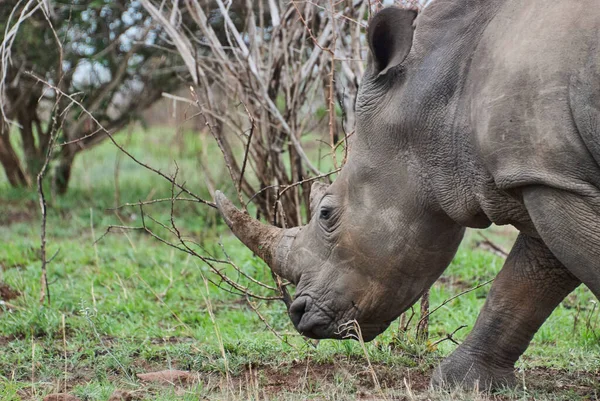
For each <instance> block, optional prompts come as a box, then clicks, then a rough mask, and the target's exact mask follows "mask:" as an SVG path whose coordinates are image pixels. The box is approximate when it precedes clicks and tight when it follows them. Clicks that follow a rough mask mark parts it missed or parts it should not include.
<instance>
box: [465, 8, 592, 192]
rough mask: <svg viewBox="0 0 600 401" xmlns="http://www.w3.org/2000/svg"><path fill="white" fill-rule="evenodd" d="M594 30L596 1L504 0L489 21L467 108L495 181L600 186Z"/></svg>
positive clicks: (483, 158) (478, 146) (502, 183)
mask: <svg viewBox="0 0 600 401" xmlns="http://www.w3.org/2000/svg"><path fill="white" fill-rule="evenodd" d="M599 32H600V14H598V13H597V0H580V1H567V0H559V1H556V0H529V1H528V2H521V1H507V2H506V4H505V6H504V7H503V8H502V10H501V11H500V12H499V14H497V15H496V17H495V18H494V19H493V21H492V22H491V23H490V24H489V26H488V27H487V29H486V32H485V34H484V35H483V37H482V40H481V41H480V43H479V45H478V49H477V51H476V52H475V57H474V59H473V63H472V69H471V72H470V75H471V76H470V83H469V90H468V91H469V96H470V106H469V107H470V119H471V122H472V124H473V127H474V133H473V135H474V138H473V141H474V144H475V147H476V149H477V153H478V155H479V156H480V157H481V161H482V163H483V165H484V166H485V167H486V169H487V170H488V171H489V173H490V174H491V176H492V177H493V179H494V181H495V183H496V185H497V186H498V188H500V189H512V188H516V187H523V186H528V185H537V184H540V185H547V186H551V187H555V188H562V189H566V190H569V191H575V192H586V191H587V189H588V188H591V187H595V188H600V169H599V163H598V161H599V160H600V158H599V156H600V144H599V130H600V118H599V115H600V114H599V112H598V111H599V109H600V91H599V88H600V80H599V79H598V76H599V74H598V64H599V63H600V57H599V53H598V43H599V42H600V33H599ZM573 89H575V91H573Z"/></svg>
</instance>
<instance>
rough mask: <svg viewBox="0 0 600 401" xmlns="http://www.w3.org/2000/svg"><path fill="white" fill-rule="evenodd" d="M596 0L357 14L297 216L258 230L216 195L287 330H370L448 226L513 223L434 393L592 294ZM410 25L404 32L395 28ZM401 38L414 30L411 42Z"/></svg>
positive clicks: (596, 252) (442, 240)
mask: <svg viewBox="0 0 600 401" xmlns="http://www.w3.org/2000/svg"><path fill="white" fill-rule="evenodd" d="M597 7H598V0H577V1H573V0H527V1H526V2H524V1H521V0H506V1H503V0H497V1H493V0H489V1H483V0H480V1H475V0H474V1H459V0H453V1H448V0H445V1H439V2H434V3H433V4H432V5H431V6H429V7H428V8H427V9H425V11H424V12H423V13H422V14H421V15H419V16H418V18H416V20H414V21H413V18H414V13H413V12H410V11H402V10H399V9H396V8H390V9H386V10H384V11H382V12H381V13H379V14H378V15H377V16H375V17H374V19H373V20H372V22H371V25H370V28H369V34H368V39H369V44H370V48H371V54H370V58H369V61H368V68H367V72H366V74H365V76H364V78H363V81H362V84H361V88H360V91H359V95H358V99H357V103H356V112H357V124H358V125H357V133H356V138H355V139H354V140H353V142H352V144H351V151H350V159H349V160H348V163H347V164H346V166H345V167H344V168H343V170H342V172H341V174H340V176H339V178H338V179H337V180H336V181H335V182H334V183H333V184H332V185H331V186H329V187H326V186H322V185H315V186H313V194H312V210H313V216H314V217H313V218H312V219H311V221H310V222H309V224H308V225H306V226H304V227H302V228H296V229H291V230H279V229H276V228H273V227H267V226H264V225H262V224H261V223H258V222H256V221H255V220H252V219H251V218H250V217H248V216H247V215H244V214H242V213H241V212H239V211H237V210H236V209H235V208H234V207H233V206H232V205H231V203H230V202H229V201H227V200H226V199H225V198H224V196H223V195H222V194H220V193H218V194H217V196H216V200H217V203H218V205H219V208H220V210H221V212H222V214H223V216H224V217H225V219H226V221H227V223H228V224H229V225H230V227H231V228H232V230H233V231H234V233H235V234H236V235H237V236H238V237H239V238H240V239H241V240H242V241H244V242H245V243H246V245H248V246H249V247H250V248H251V249H253V250H254V251H255V252H256V253H257V254H258V255H259V256H261V257H263V258H264V259H265V260H266V261H267V263H269V265H270V266H271V268H272V269H273V270H274V271H275V272H277V273H278V274H280V275H282V276H283V277H285V278H287V279H289V280H290V281H292V282H293V283H295V284H297V295H296V299H295V300H294V302H293V304H292V306H291V309H290V317H291V319H292V321H293V323H294V325H295V326H296V328H297V329H298V331H299V332H301V333H302V334H304V335H306V336H309V337H313V338H342V337H343V336H344V335H345V334H347V332H346V331H344V330H343V329H342V328H341V327H343V326H342V325H343V324H344V323H346V322H348V321H350V320H356V321H357V322H358V323H359V325H360V328H361V331H362V336H363V337H364V339H365V340H367V341H368V340H371V339H373V338H374V337H375V336H377V335H378V334H379V333H381V332H382V331H383V330H385V329H386V328H387V327H388V325H389V324H390V322H391V321H392V320H394V319H395V318H396V317H397V316H398V315H399V314H400V313H402V312H403V311H404V310H406V309H407V308H408V307H409V306H410V305H412V304H413V303H414V302H415V301H416V300H417V299H418V298H419V296H420V295H421V294H422V293H423V291H424V290H425V289H427V288H428V287H429V286H431V285H432V283H433V282H434V281H435V280H436V279H437V278H438V277H439V276H440V274H441V273H442V272H443V271H444V269H445V268H446V267H447V266H448V264H449V263H450V261H451V259H452V258H453V256H454V254H455V252H456V249H457V247H458V245H459V243H460V241H461V239H462V236H463V233H464V228H465V227H474V228H484V227H487V226H489V225H490V224H491V223H495V224H500V225H502V224H512V225H514V226H515V227H517V228H518V229H519V230H520V232H521V233H520V235H519V237H518V239H517V242H516V244H515V245H514V247H513V249H512V251H511V253H510V256H509V258H508V259H507V261H506V264H505V266H504V268H503V269H502V271H501V272H500V273H499V275H498V277H497V279H496V280H495V282H494V284H493V286H492V289H491V291H490V293H489V295H488V299H487V301H486V304H485V306H484V307H483V310H482V312H481V314H480V316H479V318H478V320H477V323H476V324H475V327H474V328H473V330H472V332H471V333H470V335H469V336H468V338H467V339H466V340H465V342H464V343H463V344H462V345H461V346H459V347H458V348H457V349H456V351H455V352H454V353H453V354H452V355H451V356H450V357H448V358H447V359H446V360H445V361H444V362H443V363H442V364H441V365H440V367H439V368H438V369H437V370H436V372H435V374H434V378H433V383H434V384H436V385H462V386H464V387H472V386H473V385H474V384H475V383H476V382H479V386H480V388H486V387H498V386H502V385H507V384H508V385H511V384H512V383H513V381H514V373H513V367H514V363H515V362H516V360H517V359H518V358H519V356H520V355H521V354H522V353H523V352H524V351H525V349H526V348H527V346H528V344H529V342H530V340H531V338H532V336H533V335H534V333H535V332H536V331H537V330H538V328H539V327H540V326H541V324H542V323H543V322H544V320H545V319H546V318H547V317H548V316H549V315H550V313H551V312H552V310H553V309H554V308H555V307H556V306H557V305H558V304H559V303H560V302H561V300H562V299H563V298H564V297H565V296H566V295H568V294H569V293H570V292H571V291H572V290H573V289H575V288H576V287H577V286H578V285H579V284H580V283H582V282H583V283H584V284H585V285H587V286H588V287H589V288H590V289H591V290H592V292H593V293H594V294H595V295H596V297H598V296H599V295H600V189H599V188H600V166H599V162H600V50H599V48H600V47H599V46H598V43H600V13H598V12H597V9H598V8H597ZM413 27H415V28H414V30H413ZM413 38H414V39H413Z"/></svg>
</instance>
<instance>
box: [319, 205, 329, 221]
mask: <svg viewBox="0 0 600 401" xmlns="http://www.w3.org/2000/svg"><path fill="white" fill-rule="evenodd" d="M330 217H331V209H329V208H326V207H324V208H321V212H320V213H319V218H320V219H321V220H329V218H330Z"/></svg>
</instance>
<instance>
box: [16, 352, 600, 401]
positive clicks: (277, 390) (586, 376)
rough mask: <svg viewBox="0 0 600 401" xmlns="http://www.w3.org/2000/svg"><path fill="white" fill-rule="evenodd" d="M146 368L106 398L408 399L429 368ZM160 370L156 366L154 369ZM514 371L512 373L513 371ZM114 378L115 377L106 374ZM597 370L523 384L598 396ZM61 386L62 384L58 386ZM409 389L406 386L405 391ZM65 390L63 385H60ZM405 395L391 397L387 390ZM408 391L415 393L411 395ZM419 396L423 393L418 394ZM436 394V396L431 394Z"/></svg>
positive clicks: (492, 400) (76, 380)
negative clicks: (315, 394) (198, 394)
mask: <svg viewBox="0 0 600 401" xmlns="http://www.w3.org/2000/svg"><path fill="white" fill-rule="evenodd" d="M137 365H139V367H143V368H144V369H145V370H146V371H147V372H148V373H143V374H138V375H137V377H138V378H139V379H140V381H139V382H138V386H137V387H136V389H135V391H131V390H121V389H119V390H115V392H114V393H113V395H112V396H111V398H110V399H109V401H121V400H125V401H132V400H138V399H146V397H147V396H149V395H151V394H152V393H153V392H154V391H155V390H156V388H157V386H158V387H163V388H164V387H165V386H167V387H172V388H173V390H174V392H175V393H176V394H185V393H186V392H189V391H190V390H192V389H193V388H196V387H195V386H196V385H197V383H198V382H201V383H202V388H204V389H206V390H209V391H215V392H217V393H218V392H220V391H223V389H224V388H225V387H226V386H228V385H229V386H230V387H231V388H233V389H237V390H238V391H239V390H240V389H246V391H248V392H249V393H252V391H253V389H258V391H259V392H260V394H261V395H265V396H266V397H265V399H273V400H275V399H277V398H278V395H281V394H282V393H294V394H298V395H299V394H303V395H308V394H310V393H311V391H313V389H315V388H318V389H320V390H321V389H327V388H334V387H336V386H339V385H340V383H344V382H347V383H352V384H353V389H354V394H353V395H352V397H354V398H353V399H356V400H362V401H375V400H380V399H381V393H382V392H384V393H386V394H387V395H386V399H388V400H396V401H408V400H411V401H414V400H425V399H429V396H428V394H429V380H430V377H431V370H422V369H419V368H406V367H399V366H391V365H385V364H375V365H373V371H371V370H370V369H369V368H368V366H367V365H366V364H365V363H364V361H360V362H356V361H352V360H341V361H338V362H335V363H325V364H317V363H313V362H311V361H310V360H308V361H303V362H296V363H292V364H282V365H277V366H271V365H264V366H247V367H246V368H245V369H244V370H242V372H241V373H240V374H238V375H235V376H232V377H231V378H230V382H229V384H227V381H226V379H225V378H224V377H223V376H222V375H220V374H217V373H208V372H188V371H181V370H158V369H156V368H157V365H155V364H149V363H148V362H147V361H141V360H140V361H139V364H137ZM159 369H160V368H159ZM373 372H374V373H375V375H376V377H377V380H378V382H379V384H380V386H381V389H382V390H378V389H377V388H376V387H375V385H374V381H373V375H372V373H373ZM93 375H94V372H93V371H89V372H81V371H79V374H75V372H73V375H72V376H71V377H72V380H70V382H69V383H68V384H67V387H66V391H71V390H72V389H73V388H74V387H75V386H77V385H84V384H86V383H89V381H90V380H91V378H92V376H93ZM517 375H518V373H517ZM110 380H111V381H113V382H114V383H117V382H119V381H120V378H119V377H111V378H110ZM598 383H600V373H591V372H567V371H561V370H553V369H547V368H535V369H528V370H526V371H525V385H526V386H527V389H528V390H529V391H530V392H534V393H536V392H537V393H547V394H561V393H563V394H573V395H575V394H576V395H577V396H578V399H586V400H587V399H589V400H598V399H599V398H598V397H599V396H600V387H599V384H598ZM63 388H64V387H63ZM407 388H408V389H410V390H407ZM63 391H65V390H63ZM392 393H394V394H407V395H406V396H399V395H397V396H395V397H396V398H394V396H392V395H390V394H392ZM411 394H414V395H416V396H413V395H411ZM68 395H69V394H64V393H63V394H51V395H50V396H47V397H46V398H44V401H76V400H77V398H76V397H73V398H68ZM21 396H22V397H23V399H30V398H29V397H28V396H30V394H27V392H25V391H24V392H22V393H21ZM423 397H425V398H423ZM436 399H437V398H436ZM477 399H479V400H489V401H508V400H511V399H515V398H514V396H513V397H512V398H511V397H508V396H506V395H502V394H493V395H488V396H485V397H482V398H477Z"/></svg>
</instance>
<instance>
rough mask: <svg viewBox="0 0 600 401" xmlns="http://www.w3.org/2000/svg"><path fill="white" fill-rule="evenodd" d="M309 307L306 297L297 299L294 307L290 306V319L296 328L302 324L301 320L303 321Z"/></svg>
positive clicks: (293, 304)
mask: <svg viewBox="0 0 600 401" xmlns="http://www.w3.org/2000/svg"><path fill="white" fill-rule="evenodd" d="M306 307H307V299H306V298H305V297H301V298H296V300H295V301H294V302H292V305H291V306H290V319H292V323H294V327H298V324H300V320H302V316H303V315H304V312H306V309H307V308H306Z"/></svg>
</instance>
